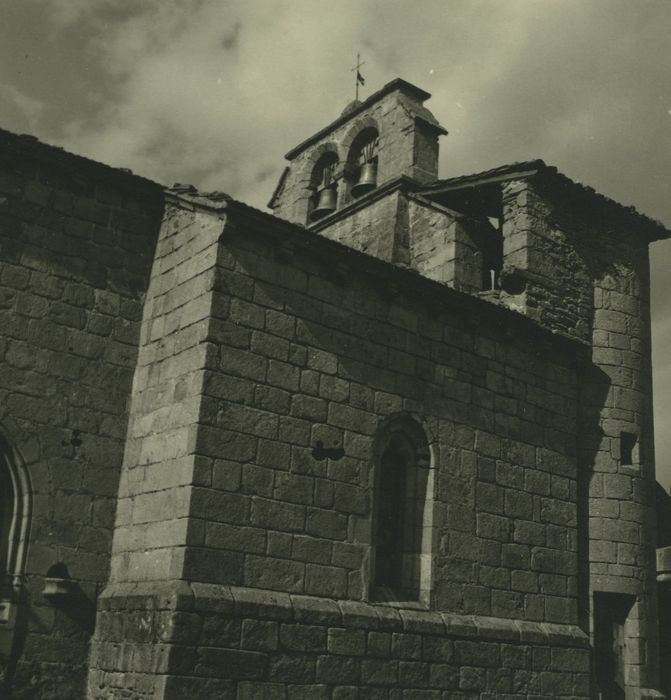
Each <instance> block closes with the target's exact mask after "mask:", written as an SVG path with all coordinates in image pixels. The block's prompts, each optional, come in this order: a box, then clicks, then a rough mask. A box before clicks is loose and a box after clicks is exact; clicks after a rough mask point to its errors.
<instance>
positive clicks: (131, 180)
mask: <svg viewBox="0 0 671 700" xmlns="http://www.w3.org/2000/svg"><path fill="white" fill-rule="evenodd" d="M0 149H2V150H3V151H5V152H7V153H12V152H13V153H14V154H15V155H16V156H17V157H20V158H26V157H35V158H37V159H39V160H40V161H41V162H47V163H51V164H53V165H57V166H59V167H62V168H64V169H65V170H69V171H72V172H77V173H87V174H88V175H93V176H97V177H104V178H106V179H108V180H112V181H114V182H115V183H116V184H117V185H120V186H125V187H133V188H138V187H140V188H142V189H144V190H148V191H153V192H155V193H156V192H160V191H161V190H162V186H161V185H159V184H158V183H156V182H153V181H152V180H148V179H147V178H145V177H142V176H141V175H136V174H135V173H133V172H132V171H131V170H128V169H127V168H114V167H112V166H111V165H106V164H105V163H100V162H99V161H96V160H92V159H91V158H86V157H84V156H80V155H77V154H75V153H70V152H69V151H66V150H65V149H63V148H61V147H60V146H52V145H51V144H48V143H44V142H43V141H40V140H39V139H38V138H37V137H35V136H31V135H30V134H15V133H13V132H11V131H6V130H5V129H0Z"/></svg>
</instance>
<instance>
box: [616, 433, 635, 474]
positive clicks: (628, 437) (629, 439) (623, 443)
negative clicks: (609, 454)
mask: <svg viewBox="0 0 671 700" xmlns="http://www.w3.org/2000/svg"><path fill="white" fill-rule="evenodd" d="M637 462H638V435H636V433H627V432H621V433H620V464H622V465H625V466H631V465H633V464H636V463H637Z"/></svg>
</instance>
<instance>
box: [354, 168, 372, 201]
mask: <svg viewBox="0 0 671 700" xmlns="http://www.w3.org/2000/svg"><path fill="white" fill-rule="evenodd" d="M376 186H377V163H375V162H370V163H364V164H363V165H362V166H361V172H360V173H359V181H358V182H357V183H356V184H354V185H352V196H353V197H360V196H361V195H362V194H366V192H370V191H371V190H373V189H375V187H376Z"/></svg>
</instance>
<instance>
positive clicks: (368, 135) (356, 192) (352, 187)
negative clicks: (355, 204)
mask: <svg viewBox="0 0 671 700" xmlns="http://www.w3.org/2000/svg"><path fill="white" fill-rule="evenodd" d="M379 142H380V135H379V133H378V130H377V129H376V128H375V127H372V126H369V127H366V128H365V129H362V131H360V132H359V134H358V135H357V136H356V138H355V139H354V141H353V142H352V146H351V147H350V151H349V156H348V158H347V169H346V170H347V180H348V182H349V192H350V195H351V196H352V197H353V198H354V199H356V198H358V197H361V196H362V195H364V194H366V193H367V192H370V191H371V190H374V189H375V188H376V187H377V171H378V148H379Z"/></svg>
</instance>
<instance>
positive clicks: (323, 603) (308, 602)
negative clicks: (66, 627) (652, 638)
mask: <svg viewBox="0 0 671 700" xmlns="http://www.w3.org/2000/svg"><path fill="white" fill-rule="evenodd" d="M98 609H99V611H104V612H123V611H131V610H155V611H161V610H162V611H167V612H170V611H177V610H179V611H191V612H194V613H196V614H198V613H216V614H227V615H231V616H235V617H258V618H264V619H269V620H278V621H282V622H297V623H303V624H313V625H323V626H332V627H346V628H350V629H353V628H358V629H374V630H385V631H403V632H413V633H416V634H417V633H418V634H425V635H432V636H447V637H450V638H455V637H457V638H466V639H477V640H478V641H485V640H492V641H499V642H500V641H504V642H505V641H508V642H521V643H531V644H548V645H552V646H567V647H580V648H585V649H586V648H588V647H589V638H588V637H587V635H586V634H585V633H584V632H583V631H582V630H581V629H580V628H579V627H577V626H576V625H564V624H556V623H547V622H533V621H528V620H514V619H505V618H499V617H487V616H481V615H461V614H458V613H449V612H439V611H433V610H417V609H412V608H396V607H389V606H386V605H384V604H375V603H366V602H361V601H351V600H338V601H336V600H332V599H329V598H318V597H313V596H305V595H291V594H289V593H281V592H278V591H270V590H264V589H253V588H239V587H235V586H222V585H217V584H206V583H193V584H188V583H187V582H186V581H174V582H168V583H130V584H112V585H110V586H108V587H107V588H106V589H105V591H104V592H103V593H102V594H101V596H100V598H99V602H98Z"/></svg>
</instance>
